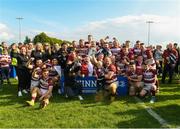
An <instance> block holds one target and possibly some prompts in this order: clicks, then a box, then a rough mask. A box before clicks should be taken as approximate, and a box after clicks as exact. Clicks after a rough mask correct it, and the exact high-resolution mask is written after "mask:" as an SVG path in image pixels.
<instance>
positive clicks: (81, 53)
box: [76, 46, 88, 58]
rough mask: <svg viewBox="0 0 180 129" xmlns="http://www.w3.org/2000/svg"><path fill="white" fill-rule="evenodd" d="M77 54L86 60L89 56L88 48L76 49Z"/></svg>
mask: <svg viewBox="0 0 180 129" xmlns="http://www.w3.org/2000/svg"><path fill="white" fill-rule="evenodd" d="M76 53H77V55H78V56H81V57H82V58H84V57H85V56H87V54H88V47H86V46H84V47H80V46H78V47H77V49H76Z"/></svg>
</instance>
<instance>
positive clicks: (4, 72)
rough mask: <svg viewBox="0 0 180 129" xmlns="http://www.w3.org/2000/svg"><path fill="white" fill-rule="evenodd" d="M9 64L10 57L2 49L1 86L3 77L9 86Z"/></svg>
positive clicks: (0, 57) (0, 63)
mask: <svg viewBox="0 0 180 129" xmlns="http://www.w3.org/2000/svg"><path fill="white" fill-rule="evenodd" d="M10 63H11V57H10V55H9V54H8V50H7V49H4V51H3V54H2V55H0V67H1V72H2V80H1V83H2V84H3V77H5V78H6V79H7V83H8V84H10V80H9V73H10Z"/></svg>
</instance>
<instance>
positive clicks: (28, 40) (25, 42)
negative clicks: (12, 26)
mask: <svg viewBox="0 0 180 129" xmlns="http://www.w3.org/2000/svg"><path fill="white" fill-rule="evenodd" d="M30 42H31V39H30V38H29V37H28V36H26V37H25V40H24V44H27V43H30Z"/></svg>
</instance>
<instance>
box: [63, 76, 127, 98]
mask: <svg viewBox="0 0 180 129" xmlns="http://www.w3.org/2000/svg"><path fill="white" fill-rule="evenodd" d="M117 79H118V82H117V94H118V95H120V96H124V95H127V92H128V88H127V83H128V81H127V78H126V77H122V76H118V77H117ZM76 81H77V82H79V83H81V84H82V92H83V93H96V88H97V80H96V78H95V77H77V78H76ZM60 83H61V88H62V89H61V90H62V91H64V90H63V89H64V77H63V78H62V79H61V82H60Z"/></svg>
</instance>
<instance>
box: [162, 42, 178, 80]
mask: <svg viewBox="0 0 180 129" xmlns="http://www.w3.org/2000/svg"><path fill="white" fill-rule="evenodd" d="M163 59H164V69H163V75H162V80H161V81H162V83H165V79H166V74H167V72H168V73H169V81H168V83H171V82H172V77H173V73H174V68H175V65H176V63H177V61H178V53H177V51H176V50H175V49H174V48H173V45H172V43H169V44H168V46H167V49H166V50H164V52H163Z"/></svg>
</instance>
